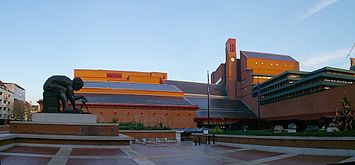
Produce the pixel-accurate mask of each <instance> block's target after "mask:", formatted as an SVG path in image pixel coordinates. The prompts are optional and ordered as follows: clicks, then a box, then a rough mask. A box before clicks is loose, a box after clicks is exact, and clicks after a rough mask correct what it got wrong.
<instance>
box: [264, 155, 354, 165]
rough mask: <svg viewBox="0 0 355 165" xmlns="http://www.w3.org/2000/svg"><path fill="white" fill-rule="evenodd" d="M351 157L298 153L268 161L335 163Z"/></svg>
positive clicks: (305, 164)
mask: <svg viewBox="0 0 355 165" xmlns="http://www.w3.org/2000/svg"><path fill="white" fill-rule="evenodd" d="M348 158H349V157H342V156H315V155H297V156H293V157H288V158H284V159H279V160H275V161H270V162H267V164H270V165H285V164H287V165H299V164H302V165H318V164H319V165H323V164H335V163H337V162H340V161H343V160H345V159H348Z"/></svg>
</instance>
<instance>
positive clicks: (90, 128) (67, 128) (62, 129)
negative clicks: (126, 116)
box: [10, 121, 119, 136]
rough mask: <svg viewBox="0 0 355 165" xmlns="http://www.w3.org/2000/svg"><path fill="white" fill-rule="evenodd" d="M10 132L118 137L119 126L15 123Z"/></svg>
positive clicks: (13, 122) (12, 123) (12, 124)
mask: <svg viewBox="0 0 355 165" xmlns="http://www.w3.org/2000/svg"><path fill="white" fill-rule="evenodd" d="M10 132H11V133H17V134H47V135H83V136H118V135H119V126H118V124H103V123H97V124H96V123H95V124H80V123H66V124H64V123H44V122H15V121H12V122H11V125H10Z"/></svg>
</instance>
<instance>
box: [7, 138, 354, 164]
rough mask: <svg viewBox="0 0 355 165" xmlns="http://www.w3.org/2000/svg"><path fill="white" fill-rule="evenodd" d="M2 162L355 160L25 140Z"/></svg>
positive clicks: (190, 146) (229, 147)
mask: <svg viewBox="0 0 355 165" xmlns="http://www.w3.org/2000/svg"><path fill="white" fill-rule="evenodd" d="M0 158H1V165H8V164H11V165H13V164H16V165H21V164H26V165H41V164H49V165H59V164H68V165H76V164H78V165H79V164H86V165H95V164H112V165H115V164H127V165H130V164H132V165H133V164H141V165H154V164H156V165H165V164H213V165H219V164H220V165H222V164H270V165H278V164H280V165H281V164H287V165H293V164H335V163H340V162H345V161H350V160H353V158H352V157H343V156H315V155H297V154H288V153H277V152H266V151H258V150H253V149H247V148H240V147H236V146H234V145H233V144H226V143H217V144H215V145H205V144H201V145H197V146H195V145H194V143H192V142H182V143H157V144H132V145H130V146H93V145H92V146H80V145H51V144H21V143H18V144H16V145H15V146H13V147H10V148H8V149H5V150H3V151H1V152H0Z"/></svg>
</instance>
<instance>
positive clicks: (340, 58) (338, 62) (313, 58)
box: [301, 48, 350, 71]
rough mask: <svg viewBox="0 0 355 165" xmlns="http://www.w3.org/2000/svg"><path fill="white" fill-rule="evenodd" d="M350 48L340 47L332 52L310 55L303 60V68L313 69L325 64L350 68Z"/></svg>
mask: <svg viewBox="0 0 355 165" xmlns="http://www.w3.org/2000/svg"><path fill="white" fill-rule="evenodd" d="M349 50H350V48H344V49H339V50H335V51H331V52H325V53H318V54H313V55H310V58H307V59H305V60H303V61H302V62H301V66H302V70H308V71H313V70H315V69H319V68H322V67H325V66H332V67H339V68H343V69H348V67H349V65H350V62H349V58H348V57H346V56H347V54H348V52H349Z"/></svg>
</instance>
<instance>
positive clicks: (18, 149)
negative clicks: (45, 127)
mask: <svg viewBox="0 0 355 165" xmlns="http://www.w3.org/2000/svg"><path fill="white" fill-rule="evenodd" d="M58 151H59V148H56V147H27V146H15V147H11V148H9V149H6V150H4V151H1V152H9V153H23V154H48V155H55V154H56V153H57V152H58Z"/></svg>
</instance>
